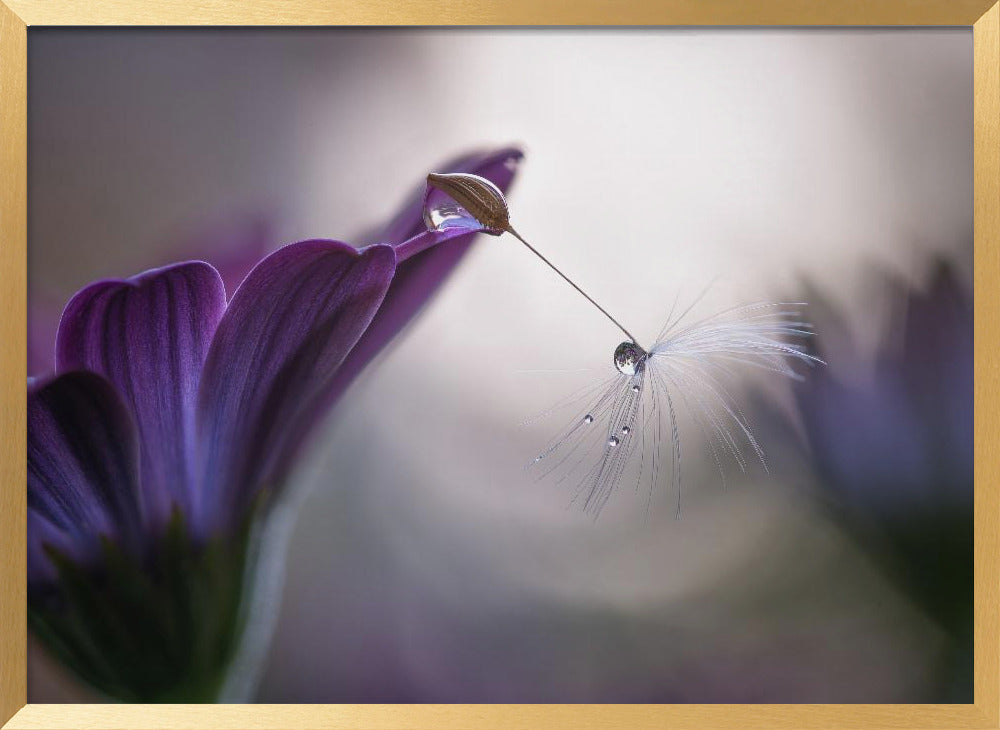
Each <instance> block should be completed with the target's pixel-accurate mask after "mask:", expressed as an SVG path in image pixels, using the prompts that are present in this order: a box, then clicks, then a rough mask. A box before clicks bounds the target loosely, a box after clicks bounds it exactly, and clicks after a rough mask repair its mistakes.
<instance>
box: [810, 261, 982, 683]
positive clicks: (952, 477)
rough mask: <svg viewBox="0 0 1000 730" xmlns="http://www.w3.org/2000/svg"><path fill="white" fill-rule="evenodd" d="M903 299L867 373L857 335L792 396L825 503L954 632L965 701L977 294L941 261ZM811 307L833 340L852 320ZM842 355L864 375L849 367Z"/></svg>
mask: <svg viewBox="0 0 1000 730" xmlns="http://www.w3.org/2000/svg"><path fill="white" fill-rule="evenodd" d="M886 286H887V287H892V290H894V291H898V290H899V289H900V288H901V287H894V286H893V284H892V283H891V282H886ZM900 299H902V301H903V305H904V306H903V310H904V312H905V319H903V320H902V321H900V322H898V323H897V326H896V327H895V328H894V330H895V331H898V332H900V333H901V334H902V339H901V342H900V343H899V346H898V347H893V346H892V345H890V344H883V346H882V349H881V351H880V352H879V353H878V355H877V356H876V359H875V362H874V368H873V370H872V373H871V375H870V376H869V377H866V376H858V374H859V373H861V372H862V371H863V368H862V367H861V366H860V363H858V362H854V363H852V362H851V358H850V353H851V349H850V347H849V346H848V347H842V348H838V349H836V350H834V351H831V352H829V353H823V354H824V356H827V357H828V361H830V362H831V367H830V368H825V369H821V370H818V371H817V372H816V373H815V376H814V377H811V378H809V379H808V380H807V381H805V382H803V383H800V384H799V385H798V386H797V388H796V396H797V400H798V404H799V407H800V409H801V413H802V418H803V424H804V426H805V432H806V435H807V437H808V441H809V445H810V446H811V449H812V459H813V463H814V464H815V466H816V467H817V469H818V471H819V473H820V476H821V477H822V480H823V484H824V486H825V487H826V488H827V489H828V497H829V502H828V504H829V506H830V507H831V508H832V509H833V512H834V514H835V515H836V516H837V518H838V519H839V520H840V522H841V524H843V525H844V526H845V527H846V528H847V529H848V531H849V532H850V533H851V534H852V535H854V536H855V537H856V538H857V539H858V540H859V542H860V543H861V544H862V545H863V546H865V547H866V548H867V549H868V551H869V553H870V554H871V555H872V556H873V557H874V558H875V559H876V560H877V561H878V562H879V564H881V565H882V566H883V568H884V569H885V572H886V574H887V575H889V576H890V577H891V578H893V579H894V580H895V581H896V583H897V584H898V585H899V586H900V587H901V588H903V589H904V590H906V591H907V592H908V593H909V595H910V596H911V597H912V598H913V599H914V600H915V601H916V602H917V604H918V605H920V606H921V607H923V609H924V610H925V611H926V612H927V614H928V615H929V616H930V617H932V618H933V619H934V620H936V621H937V622H938V624H939V625H940V626H941V627H942V628H943V629H945V630H946V631H948V632H949V634H950V635H951V637H952V638H953V639H954V641H955V643H956V648H957V657H958V658H957V659H956V661H961V662H964V664H963V665H962V667H960V668H958V669H957V670H955V671H957V672H958V674H957V675H956V674H955V673H954V671H953V673H952V677H950V678H949V679H948V680H947V683H948V686H947V689H946V690H945V692H946V694H947V695H948V696H947V698H946V699H947V700H948V701H967V700H963V699H956V698H957V697H960V696H966V693H967V692H968V693H971V676H972V675H971V656H972V655H971V640H972V633H971V632H972V606H973V604H972V595H973V590H972V589H973V522H972V517H973V509H972V507H973V499H972V497H973V453H974V446H973V307H972V295H971V291H970V289H969V287H968V286H967V285H965V284H964V283H963V282H962V281H961V280H960V278H959V275H958V274H957V273H956V271H955V270H954V268H953V267H952V266H950V265H948V264H945V263H943V262H941V263H938V264H936V266H935V268H934V271H933V273H932V275H931V277H930V281H929V283H928V285H927V287H926V289H925V290H924V291H906V292H905V293H901V294H900ZM810 301H817V302H818V301H819V299H818V298H817V297H812V298H811V299H810ZM820 310H822V307H820ZM814 315H816V316H815V317H814V320H815V321H817V322H818V323H819V325H818V326H819V327H820V328H821V330H822V331H823V332H824V333H825V335H827V337H825V339H826V341H836V339H837V338H836V336H835V333H836V332H837V331H838V330H839V331H840V332H844V331H845V328H844V326H843V324H842V323H839V322H838V318H837V317H836V316H835V315H832V314H828V315H827V316H826V317H824V316H822V315H821V314H819V313H818V312H817V311H816V308H814ZM841 340H842V341H843V342H845V343H848V342H849V340H848V339H847V338H846V336H844V337H842V338H841ZM845 366H846V367H847V368H848V369H853V370H854V371H855V373H854V375H855V376H856V377H853V378H845V377H843V371H844V369H845ZM838 373H840V375H838ZM966 665H967V666H966ZM955 676H962V677H963V680H962V682H959V683H958V684H956V683H955V681H954V678H955ZM965 680H968V681H965ZM958 685H962V686H963V687H964V689H958V688H957V687H958Z"/></svg>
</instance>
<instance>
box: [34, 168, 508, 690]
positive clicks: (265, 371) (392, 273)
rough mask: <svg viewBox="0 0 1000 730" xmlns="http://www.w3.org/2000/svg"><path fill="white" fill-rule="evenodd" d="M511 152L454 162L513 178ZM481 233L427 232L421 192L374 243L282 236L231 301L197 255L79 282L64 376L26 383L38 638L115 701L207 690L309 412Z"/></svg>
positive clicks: (61, 359) (61, 361)
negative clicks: (262, 526) (258, 529)
mask: <svg viewBox="0 0 1000 730" xmlns="http://www.w3.org/2000/svg"><path fill="white" fill-rule="evenodd" d="M520 157H521V154H520V152H519V151H518V150H515V149H504V150H500V151H497V152H494V153H491V154H487V155H473V156H468V157H465V158H463V159H461V160H457V161H454V162H452V163H451V164H449V165H448V166H447V168H446V169H448V170H456V171H467V172H473V173H476V174H478V175H481V176H483V177H486V178H489V179H490V180H492V181H493V182H494V183H496V184H497V185H498V186H499V187H500V188H501V189H505V188H506V187H507V186H508V185H509V184H510V182H511V180H512V178H513V175H514V169H515V167H516V162H517V161H518V160H519V159H520ZM478 230H480V229H479V228H478V227H476V226H474V225H472V224H470V225H467V226H464V227H460V228H449V229H446V230H441V231H427V230H425V228H424V225H423V223H422V220H421V204H420V202H419V198H415V199H414V201H411V202H410V203H408V204H407V206H406V207H405V209H404V210H403V211H402V212H401V213H400V215H399V216H398V217H397V218H396V219H394V220H393V221H392V222H391V223H390V224H389V225H388V226H387V227H386V228H385V229H384V230H383V231H381V232H380V233H377V234H375V235H373V236H369V237H367V238H368V240H370V241H372V243H371V245H368V246H366V247H365V248H361V249H356V248H354V247H353V246H351V245H348V244H346V243H342V242H339V241H328V240H311V241H302V242H300V243H294V244H291V245H288V246H285V247H284V248H281V249H279V250H277V251H275V252H274V253H272V254H271V255H269V256H267V257H266V258H264V259H263V260H261V261H260V262H259V263H258V264H257V265H256V266H255V267H254V268H253V270H252V271H250V273H249V274H248V275H247V276H246V278H245V279H244V280H243V281H242V283H241V284H240V285H239V286H238V287H237V288H236V290H235V291H234V292H233V293H232V296H231V297H230V298H229V299H228V300H227V296H226V289H225V286H224V284H223V279H222V277H221V276H220V274H219V272H218V271H217V270H216V269H215V268H213V267H212V266H211V265H209V264H207V263H204V262H200V261H188V262H184V263H178V264H172V265H170V266H165V267H163V268H159V269H154V270H151V271H147V272H145V273H142V274H140V275H138V276H135V277H132V278H129V279H126V280H105V281H99V282H96V283H94V284H91V285H90V286H87V287H86V288H84V289H83V290H81V291H80V292H78V293H77V294H76V295H75V296H74V297H73V298H72V299H71V301H70V302H69V304H68V305H67V306H66V308H65V310H64V312H63V315H62V319H61V321H60V324H59V330H58V334H57V338H56V375H55V376H54V377H52V378H49V379H46V380H44V381H39V382H33V383H31V384H30V385H29V389H28V580H29V604H30V609H31V610H30V613H31V616H32V625H33V626H34V628H35V629H36V631H37V632H38V633H39V635H40V636H41V637H42V638H43V639H45V640H46V641H47V643H48V645H49V647H50V648H52V649H53V651H54V652H55V653H56V654H58V655H59V656H60V657H61V658H62V659H63V660H64V661H65V662H66V663H67V664H68V665H69V666H70V667H71V668H74V669H75V670H76V671H77V672H78V673H79V674H80V675H81V676H82V677H83V678H84V679H86V680H88V681H90V682H91V683H92V684H94V685H95V686H96V687H98V688H99V689H101V690H103V691H104V692H106V693H108V694H111V695H114V696H118V697H122V698H127V699H133V700H143V699H145V700H164V699H167V700H174V701H181V700H183V699H206V698H211V697H212V696H214V694H215V692H216V691H217V690H218V685H219V683H220V682H221V680H222V676H221V675H223V674H224V670H225V666H226V663H227V662H228V661H229V659H230V658H231V655H232V652H233V648H234V646H235V644H236V643H237V640H238V635H239V624H240V622H241V621H242V616H243V611H244V609H243V607H242V606H241V601H240V599H239V596H240V594H241V592H242V590H243V586H242V582H241V576H242V574H243V572H244V569H245V566H246V565H247V564H248V562H249V559H250V558H251V557H252V556H253V547H254V546H253V541H252V540H251V539H250V538H249V536H250V535H251V533H252V528H253V527H254V525H255V524H257V522H258V521H259V518H260V517H261V516H262V515H263V514H266V512H267V508H268V507H269V506H270V505H271V504H272V503H273V501H274V497H275V495H276V494H278V493H279V492H280V491H281V489H282V488H283V486H284V484H285V482H286V481H287V479H288V476H289V473H290V471H291V469H292V467H293V466H294V464H295V461H296V458H297V457H298V456H299V455H300V453H301V452H302V449H303V447H304V445H305V444H307V443H308V441H309V437H310V435H311V433H312V432H313V431H314V429H315V426H316V424H317V422H318V421H319V420H320V419H321V418H322V417H323V416H324V414H326V413H327V412H328V411H329V409H330V407H331V406H332V405H333V404H334V403H335V402H336V400H337V398H338V397H339V396H340V395H341V394H342V393H343V392H344V390H345V389H346V388H347V386H348V385H349V384H350V382H351V381H352V380H353V379H354V378H355V377H356V376H357V374H358V373H359V372H360V371H361V369H362V368H363V367H364V366H365V365H366V364H367V363H369V362H370V361H371V360H372V359H373V358H374V357H375V356H376V355H377V354H378V352H379V351H380V350H381V349H382V347H384V345H385V344H386V343H387V342H388V341H389V340H390V339H391V338H392V337H393V336H394V335H395V334H396V333H397V332H398V331H399V330H400V329H402V327H403V326H404V325H405V324H406V323H407V322H408V321H409V320H410V319H411V318H412V317H413V315H414V314H415V313H416V311H417V310H418V309H419V308H420V307H421V306H422V305H423V304H424V303H425V302H426V301H427V299H428V298H429V297H430V296H431V294H432V293H433V292H434V291H435V290H436V288H437V287H438V286H439V285H440V284H441V282H442V281H443V280H444V279H445V277H447V275H448V274H449V273H450V272H451V270H452V269H453V268H454V266H455V264H456V263H457V262H458V261H459V260H460V259H461V257H462V256H463V255H464V253H465V252H466V251H467V250H468V247H469V245H470V243H471V242H472V239H473V237H474V235H473V234H475V233H476V232H477V231H478Z"/></svg>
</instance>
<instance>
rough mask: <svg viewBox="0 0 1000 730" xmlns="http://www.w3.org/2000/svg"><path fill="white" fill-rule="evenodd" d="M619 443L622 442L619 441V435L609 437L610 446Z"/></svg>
mask: <svg viewBox="0 0 1000 730" xmlns="http://www.w3.org/2000/svg"><path fill="white" fill-rule="evenodd" d="M619 443H620V442H619V441H618V437H617V436H612V437H611V438H609V439H608V446H610V447H612V448H614V447H615V446H617V445H618V444H619Z"/></svg>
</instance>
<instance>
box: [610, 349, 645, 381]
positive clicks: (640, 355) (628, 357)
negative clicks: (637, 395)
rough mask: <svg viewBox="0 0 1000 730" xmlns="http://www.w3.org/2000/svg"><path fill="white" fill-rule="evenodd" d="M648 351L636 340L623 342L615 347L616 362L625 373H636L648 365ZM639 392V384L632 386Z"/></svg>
mask: <svg viewBox="0 0 1000 730" xmlns="http://www.w3.org/2000/svg"><path fill="white" fill-rule="evenodd" d="M646 357H647V355H646V351H645V350H643V349H642V348H641V347H639V346H638V345H637V344H635V343H634V342H623V343H621V344H620V345H618V347H616V348H615V354H614V363H615V367H616V368H618V372H620V373H622V374H623V375H636V374H638V373H641V372H642V369H643V368H644V367H645V366H646ZM632 389H633V390H634V391H636V392H638V386H632Z"/></svg>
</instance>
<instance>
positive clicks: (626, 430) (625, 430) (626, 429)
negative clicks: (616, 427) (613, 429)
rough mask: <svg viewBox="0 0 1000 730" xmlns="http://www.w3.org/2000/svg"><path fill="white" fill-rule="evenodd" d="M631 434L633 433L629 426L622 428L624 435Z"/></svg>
mask: <svg viewBox="0 0 1000 730" xmlns="http://www.w3.org/2000/svg"><path fill="white" fill-rule="evenodd" d="M631 432H632V429H631V428H629V427H628V426H622V433H625V434H627V433H631Z"/></svg>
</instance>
